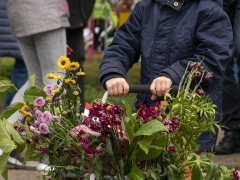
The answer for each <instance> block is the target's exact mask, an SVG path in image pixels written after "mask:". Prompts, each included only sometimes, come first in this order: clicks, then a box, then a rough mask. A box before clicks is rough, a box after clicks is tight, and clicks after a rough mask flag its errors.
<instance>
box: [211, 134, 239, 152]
mask: <svg viewBox="0 0 240 180" xmlns="http://www.w3.org/2000/svg"><path fill="white" fill-rule="evenodd" d="M214 150H215V154H232V153H234V152H240V133H238V132H236V131H225V133H224V137H223V139H222V140H221V141H220V142H219V145H217V146H215V149H214Z"/></svg>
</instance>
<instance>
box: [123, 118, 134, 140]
mask: <svg viewBox="0 0 240 180" xmlns="http://www.w3.org/2000/svg"><path fill="white" fill-rule="evenodd" d="M123 122H124V126H125V130H126V133H127V136H128V138H129V141H130V143H131V142H133V139H134V135H133V128H132V127H131V126H130V124H129V123H128V122H127V121H126V120H123Z"/></svg>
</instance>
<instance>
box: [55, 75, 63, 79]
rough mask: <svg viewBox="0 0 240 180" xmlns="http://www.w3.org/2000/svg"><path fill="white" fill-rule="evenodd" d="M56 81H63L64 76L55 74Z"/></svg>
mask: <svg viewBox="0 0 240 180" xmlns="http://www.w3.org/2000/svg"><path fill="white" fill-rule="evenodd" d="M54 78H55V79H62V75H60V74H55V77H54Z"/></svg>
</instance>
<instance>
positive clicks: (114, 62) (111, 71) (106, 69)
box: [99, 3, 142, 87]
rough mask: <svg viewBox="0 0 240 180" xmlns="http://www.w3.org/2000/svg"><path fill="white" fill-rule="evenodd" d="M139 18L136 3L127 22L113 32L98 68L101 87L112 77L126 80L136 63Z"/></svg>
mask: <svg viewBox="0 0 240 180" xmlns="http://www.w3.org/2000/svg"><path fill="white" fill-rule="evenodd" d="M141 17H142V12H141V7H140V5H139V3H137V4H136V6H135V7H134V9H133V12H132V14H131V15H130V16H129V18H128V20H127V21H126V22H125V23H124V24H123V25H122V26H121V27H120V28H119V29H118V30H117V31H116V32H115V34H114V38H113V41H112V43H111V44H110V45H109V46H108V48H107V50H106V51H105V54H104V57H103V62H102V63H101V64H100V67H99V69H100V74H99V79H100V82H101V83H102V85H103V87H104V86H105V82H106V81H107V80H108V79H111V78H114V77H123V78H125V79H127V72H128V70H129V69H130V68H131V67H132V66H133V64H134V63H136V62H138V60H139V58H140V52H141V50H140V31H141Z"/></svg>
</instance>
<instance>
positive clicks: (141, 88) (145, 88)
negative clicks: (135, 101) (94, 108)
mask: <svg viewBox="0 0 240 180" xmlns="http://www.w3.org/2000/svg"><path fill="white" fill-rule="evenodd" d="M170 92H172V93H174V94H177V92H178V85H172V86H171V91H170ZM129 93H151V91H150V85H142V84H129ZM107 98H108V91H106V92H105V93H104V95H103V97H102V102H103V103H105V102H106V101H107Z"/></svg>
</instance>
